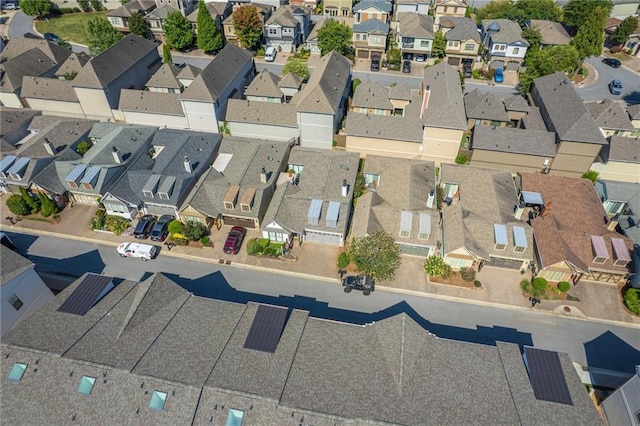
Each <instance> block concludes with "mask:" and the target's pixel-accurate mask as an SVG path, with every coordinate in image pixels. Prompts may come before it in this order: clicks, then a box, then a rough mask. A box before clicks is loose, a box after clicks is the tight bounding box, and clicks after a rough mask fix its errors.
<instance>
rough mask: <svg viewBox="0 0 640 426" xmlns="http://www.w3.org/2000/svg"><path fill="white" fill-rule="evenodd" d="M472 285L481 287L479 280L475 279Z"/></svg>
mask: <svg viewBox="0 0 640 426" xmlns="http://www.w3.org/2000/svg"><path fill="white" fill-rule="evenodd" d="M473 285H474V286H476V287H482V283H481V282H480V281H478V280H475V281H474V282H473Z"/></svg>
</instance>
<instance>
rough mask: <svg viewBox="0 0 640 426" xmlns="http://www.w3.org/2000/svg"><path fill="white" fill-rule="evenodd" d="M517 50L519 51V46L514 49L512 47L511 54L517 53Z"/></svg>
mask: <svg viewBox="0 0 640 426" xmlns="http://www.w3.org/2000/svg"><path fill="white" fill-rule="evenodd" d="M519 51H520V48H519V47H516V48H515V49H513V54H514V55H517V54H518V52H519Z"/></svg>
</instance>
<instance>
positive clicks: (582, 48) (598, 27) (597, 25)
mask: <svg viewBox="0 0 640 426" xmlns="http://www.w3.org/2000/svg"><path fill="white" fill-rule="evenodd" d="M608 15H609V12H608V11H607V9H606V8H604V7H598V8H596V9H595V10H594V11H593V13H592V14H591V15H589V17H588V18H587V20H586V21H585V22H584V23H583V24H582V25H581V26H580V28H579V29H578V33H577V34H576V36H575V37H574V38H573V40H571V44H572V45H573V46H575V48H576V49H577V50H578V54H579V55H580V61H581V62H580V64H581V63H582V61H584V60H585V59H586V58H588V57H589V56H600V54H601V53H602V45H603V44H604V26H605V22H606V20H607V16H608Z"/></svg>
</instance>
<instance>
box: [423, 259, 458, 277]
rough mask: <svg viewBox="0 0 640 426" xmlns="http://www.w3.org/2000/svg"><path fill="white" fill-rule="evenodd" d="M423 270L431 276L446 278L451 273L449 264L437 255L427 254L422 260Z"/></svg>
mask: <svg viewBox="0 0 640 426" xmlns="http://www.w3.org/2000/svg"><path fill="white" fill-rule="evenodd" d="M422 266H423V267H424V271H425V272H426V273H427V274H428V275H431V276H433V277H442V278H448V277H449V276H450V275H451V266H450V265H449V264H448V263H446V262H445V261H444V260H442V258H441V257H438V256H429V257H427V258H426V259H425V260H424V264H423V265H422Z"/></svg>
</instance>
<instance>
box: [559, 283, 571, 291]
mask: <svg viewBox="0 0 640 426" xmlns="http://www.w3.org/2000/svg"><path fill="white" fill-rule="evenodd" d="M569 289H571V284H570V283H568V282H567V281H560V282H559V283H558V290H560V291H561V292H563V293H566V292H568V291H569Z"/></svg>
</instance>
